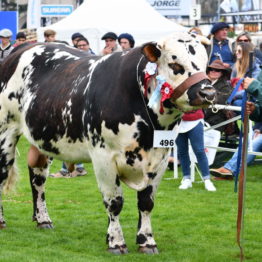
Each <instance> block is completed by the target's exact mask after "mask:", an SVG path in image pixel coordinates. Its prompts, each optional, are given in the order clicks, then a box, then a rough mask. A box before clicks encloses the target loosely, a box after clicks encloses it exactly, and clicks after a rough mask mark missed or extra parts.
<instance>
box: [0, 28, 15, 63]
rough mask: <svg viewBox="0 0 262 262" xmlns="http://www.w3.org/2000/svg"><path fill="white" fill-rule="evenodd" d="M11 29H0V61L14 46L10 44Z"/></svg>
mask: <svg viewBox="0 0 262 262" xmlns="http://www.w3.org/2000/svg"><path fill="white" fill-rule="evenodd" d="M12 35H13V33H12V31H11V30H9V29H7V28H5V29H2V30H1V31H0V40H1V45H0V63H2V62H3V60H4V59H5V58H6V57H7V56H8V55H9V54H10V53H11V51H12V50H13V49H14V47H13V46H12V44H11V36H12Z"/></svg>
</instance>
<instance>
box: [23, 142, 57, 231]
mask: <svg viewBox="0 0 262 262" xmlns="http://www.w3.org/2000/svg"><path fill="white" fill-rule="evenodd" d="M49 165H50V161H49V159H48V158H47V157H46V156H44V155H43V154H41V153H39V151H38V149H37V148H35V147H33V146H31V148H30V150H29V154H28V169H29V175H30V184H31V189H32V195H33V221H36V222H37V227H38V228H53V225H52V221H51V219H50V217H49V215H48V212H47V207H46V201H45V181H46V177H47V176H48V171H49Z"/></svg>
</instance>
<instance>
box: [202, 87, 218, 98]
mask: <svg viewBox="0 0 262 262" xmlns="http://www.w3.org/2000/svg"><path fill="white" fill-rule="evenodd" d="M199 95H200V96H201V97H203V98H205V100H207V101H210V102H211V101H214V99H215V97H216V90H215V89H214V88H213V87H212V86H207V87H205V88H204V89H201V90H200V91H199Z"/></svg>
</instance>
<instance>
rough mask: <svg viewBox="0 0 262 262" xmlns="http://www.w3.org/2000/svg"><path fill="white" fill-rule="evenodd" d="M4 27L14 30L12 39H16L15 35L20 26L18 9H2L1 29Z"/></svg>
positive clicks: (0, 12) (0, 16) (0, 17)
mask: <svg viewBox="0 0 262 262" xmlns="http://www.w3.org/2000/svg"><path fill="white" fill-rule="evenodd" d="M0 2H1V1H0ZM4 28H7V29H9V30H11V31H12V33H13V35H12V37H11V39H12V40H15V36H16V33H17V28H18V12H17V11H0V30H2V29H4Z"/></svg>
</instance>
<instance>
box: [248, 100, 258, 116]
mask: <svg viewBox="0 0 262 262" xmlns="http://www.w3.org/2000/svg"><path fill="white" fill-rule="evenodd" d="M255 108H256V106H255V104H254V103H253V102H247V103H246V110H247V113H248V115H250V114H252V113H253V112H254V111H255Z"/></svg>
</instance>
